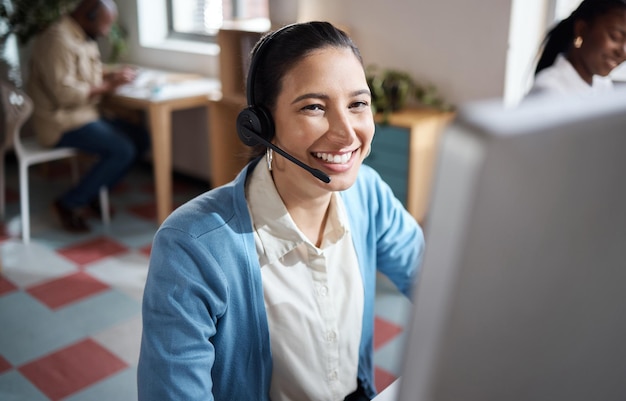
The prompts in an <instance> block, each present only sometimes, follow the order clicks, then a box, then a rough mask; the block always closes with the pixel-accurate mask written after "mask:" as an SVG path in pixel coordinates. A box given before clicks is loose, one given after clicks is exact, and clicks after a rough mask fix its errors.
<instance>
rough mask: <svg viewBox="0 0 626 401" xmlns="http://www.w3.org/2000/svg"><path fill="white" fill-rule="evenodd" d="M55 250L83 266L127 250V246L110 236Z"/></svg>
mask: <svg viewBox="0 0 626 401" xmlns="http://www.w3.org/2000/svg"><path fill="white" fill-rule="evenodd" d="M57 252H58V253H59V254H61V255H63V256H64V257H66V258H68V259H69V260H71V261H72V262H74V263H76V264H78V265H80V266H84V265H86V264H88V263H93V262H96V261H98V260H101V259H104V258H106V257H109V256H114V255H119V254H121V253H124V252H128V248H126V247H125V246H124V245H122V244H120V243H118V242H116V241H114V240H112V239H110V238H106V237H99V238H96V239H92V240H89V241H86V242H81V243H79V244H74V245H72V246H69V247H66V248H62V249H59V250H58V251H57Z"/></svg>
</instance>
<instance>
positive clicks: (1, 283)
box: [0, 276, 17, 295]
mask: <svg viewBox="0 0 626 401" xmlns="http://www.w3.org/2000/svg"><path fill="white" fill-rule="evenodd" d="M15 290H17V287H16V286H15V284H13V283H12V282H10V281H9V280H7V279H6V278H5V277H2V276H0V295H5V294H8V293H10V292H13V291H15Z"/></svg>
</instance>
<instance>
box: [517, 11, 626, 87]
mask: <svg viewBox="0 0 626 401" xmlns="http://www.w3.org/2000/svg"><path fill="white" fill-rule="evenodd" d="M543 44H544V45H543V51H542V53H541V56H540V58H539V61H538V63H537V67H536V70H535V80H534V83H533V86H532V88H531V90H530V92H529V94H535V93H545V92H552V93H597V92H604V91H607V90H612V89H613V82H612V80H611V78H610V77H609V74H610V73H611V71H613V69H614V68H615V67H617V66H618V65H620V64H621V63H622V62H624V61H625V60H626V0H583V2H582V3H580V5H579V6H578V8H577V9H576V10H574V11H573V12H572V14H571V15H570V16H569V17H567V18H566V19H564V20H562V21H561V22H559V23H558V24H557V25H556V26H555V27H554V28H552V29H551V30H550V31H549V32H548V34H547V35H546V38H545V40H544V42H543Z"/></svg>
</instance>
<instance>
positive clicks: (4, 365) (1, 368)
mask: <svg viewBox="0 0 626 401" xmlns="http://www.w3.org/2000/svg"><path fill="white" fill-rule="evenodd" d="M12 367H13V366H11V364H10V363H9V361H7V360H6V359H4V358H3V357H2V355H0V375H1V374H3V373H4V372H6V371H9V370H11V368H12Z"/></svg>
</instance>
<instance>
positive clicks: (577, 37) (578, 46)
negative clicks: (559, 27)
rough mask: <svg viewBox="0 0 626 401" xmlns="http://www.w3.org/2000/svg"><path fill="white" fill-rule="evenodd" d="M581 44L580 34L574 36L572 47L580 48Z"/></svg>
mask: <svg viewBox="0 0 626 401" xmlns="http://www.w3.org/2000/svg"><path fill="white" fill-rule="evenodd" d="M582 45H583V37H582V36H580V35H579V36H576V39H574V47H575V48H577V49H580V47H581V46H582Z"/></svg>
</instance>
